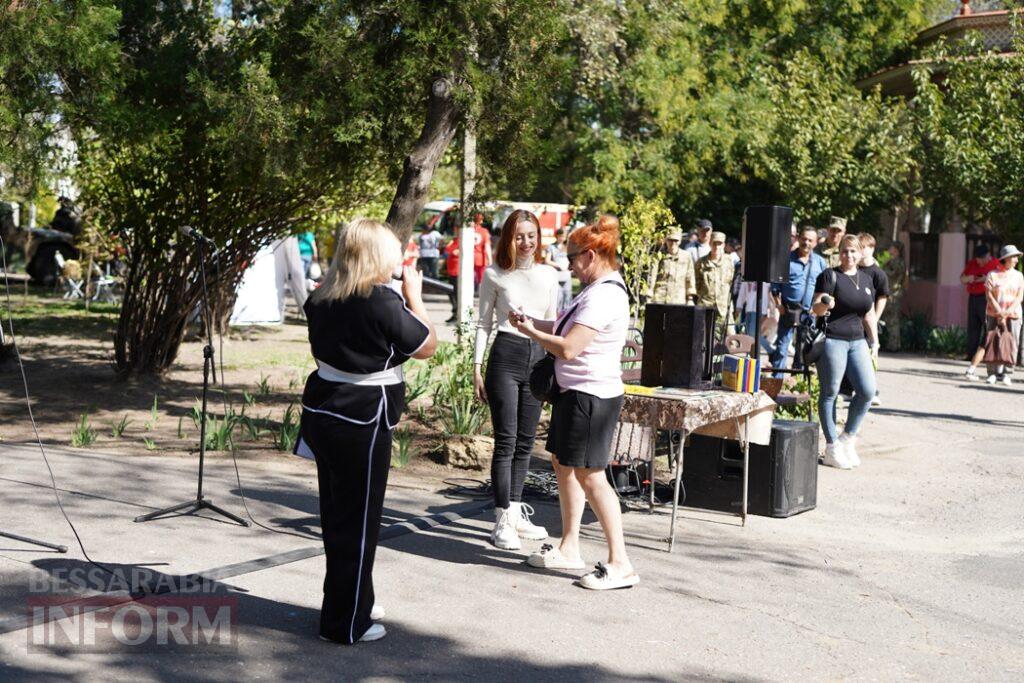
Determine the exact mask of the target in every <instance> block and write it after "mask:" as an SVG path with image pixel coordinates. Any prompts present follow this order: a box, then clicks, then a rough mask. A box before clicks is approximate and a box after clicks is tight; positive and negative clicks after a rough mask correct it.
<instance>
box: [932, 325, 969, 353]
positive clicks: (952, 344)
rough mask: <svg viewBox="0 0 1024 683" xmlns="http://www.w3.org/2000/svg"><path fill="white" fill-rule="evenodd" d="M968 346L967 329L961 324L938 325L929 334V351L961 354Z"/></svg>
mask: <svg viewBox="0 0 1024 683" xmlns="http://www.w3.org/2000/svg"><path fill="white" fill-rule="evenodd" d="M966 348H967V330H965V329H964V328H962V327H960V326H959V325H950V326H949V327H936V328H934V329H932V331H931V334H930V335H928V351H930V352H931V353H937V354H940V355H943V356H961V355H963V353H964V350H965V349H966Z"/></svg>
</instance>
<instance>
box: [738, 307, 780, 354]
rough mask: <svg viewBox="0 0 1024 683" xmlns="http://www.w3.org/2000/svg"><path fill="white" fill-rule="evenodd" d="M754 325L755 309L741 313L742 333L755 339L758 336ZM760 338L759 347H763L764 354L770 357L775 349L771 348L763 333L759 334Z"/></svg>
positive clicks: (755, 324)
mask: <svg viewBox="0 0 1024 683" xmlns="http://www.w3.org/2000/svg"><path fill="white" fill-rule="evenodd" d="M761 320H764V318H761ZM756 326H757V311H748V312H747V313H744V314H743V334H747V335H750V336H751V337H754V338H755V339H757V338H758V334H757V330H755V329H754V328H755V327H756ZM760 339H761V348H762V349H764V352H765V353H766V354H768V358H769V359H771V357H772V354H773V353H775V349H774V348H772V345H771V344H769V343H768V338H767V337H765V336H764V335H763V334H762V335H760ZM772 367H774V364H773V366H772Z"/></svg>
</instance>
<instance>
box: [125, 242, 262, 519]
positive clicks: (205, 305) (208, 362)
mask: <svg viewBox="0 0 1024 683" xmlns="http://www.w3.org/2000/svg"><path fill="white" fill-rule="evenodd" d="M204 241H205V240H204V239H202V238H200V237H197V238H196V239H195V243H196V249H197V250H198V252H199V279H200V280H201V282H202V285H203V300H202V312H203V315H202V317H203V322H204V328H205V330H204V331H205V332H206V346H204V347H203V399H202V405H203V407H202V413H201V416H200V417H201V421H200V423H199V487H198V488H197V489H196V497H195V500H189V501H186V502H184V503H179V504H177V505H172V506H171V507H168V508H164V509H162V510H157V511H156V512H150V513H148V514H145V515H140V516H138V517H136V518H135V521H136V522H148V521H149V520H151V519H156V518H157V517H163V516H164V515H168V514H171V513H172V512H180V513H181V514H182V515H192V514H195V513H196V512H199V511H200V510H210V511H211V512H216V513H217V514H219V515H222V516H224V517H227V518H228V519H230V520H231V521H233V522H237V523H238V524H241V525H242V526H249V522H247V521H245V520H244V519H242V518H241V517H239V516H237V515H233V514H231V513H230V512H228V511H227V510H225V509H223V508H220V507H218V506H216V505H214V504H213V503H211V502H210V501H209V500H207V499H206V498H203V466H204V463H205V460H206V399H207V394H208V392H209V388H210V373H211V372H214V373H215V374H214V381H216V369H215V365H214V362H213V329H212V326H211V323H210V320H211V318H212V315H211V313H210V296H209V292H207V289H206V253H205V252H204V251H203V242H204ZM220 379H221V382H222V383H223V381H224V377H223V376H222V377H221V378H220Z"/></svg>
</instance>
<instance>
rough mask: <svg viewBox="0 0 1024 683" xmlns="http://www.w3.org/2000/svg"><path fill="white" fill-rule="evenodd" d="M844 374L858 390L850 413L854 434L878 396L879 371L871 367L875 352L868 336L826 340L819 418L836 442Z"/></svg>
mask: <svg viewBox="0 0 1024 683" xmlns="http://www.w3.org/2000/svg"><path fill="white" fill-rule="evenodd" d="M843 375H846V377H847V378H849V380H850V383H851V384H852V385H853V391H854V395H853V400H852V401H851V402H850V411H849V413H848V414H847V416H846V433H847V434H850V435H851V436H853V435H855V434H856V433H857V430H858V429H859V428H860V423H861V422H863V421H864V417H865V416H866V415H867V414H868V410H869V409H870V408H871V398H872V397H873V396H874V395H875V371H874V369H873V368H872V367H871V352H870V350H869V349H868V343H867V341H865V340H864V339H858V340H856V341H843V340H842V339H826V340H825V351H824V353H822V354H821V358H819V359H818V380H819V381H820V383H821V395H820V396H819V397H818V419H819V420H820V421H821V429H822V431H824V432H825V441H826V442H828V443H835V441H836V439H837V438H838V437H839V435H838V434H837V431H838V430H837V428H836V396H838V395H839V385H840V383H842V381H843Z"/></svg>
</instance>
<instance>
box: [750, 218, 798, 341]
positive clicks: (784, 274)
mask: <svg viewBox="0 0 1024 683" xmlns="http://www.w3.org/2000/svg"><path fill="white" fill-rule="evenodd" d="M792 226H793V209H791V208H789V207H788V206H748V207H747V210H746V211H744V212H743V280H744V281H745V282H753V283H755V284H756V285H757V300H756V303H755V305H756V306H757V309H756V316H755V318H754V320H755V323H754V334H753V337H754V349H753V351H754V358H757V359H758V360H760V358H761V344H760V338H761V307H762V306H763V297H762V292H761V289H762V287H761V283H763V282H767V283H770V284H785V283H787V282H789V252H790V246H791V240H790V235H791V229H792Z"/></svg>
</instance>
